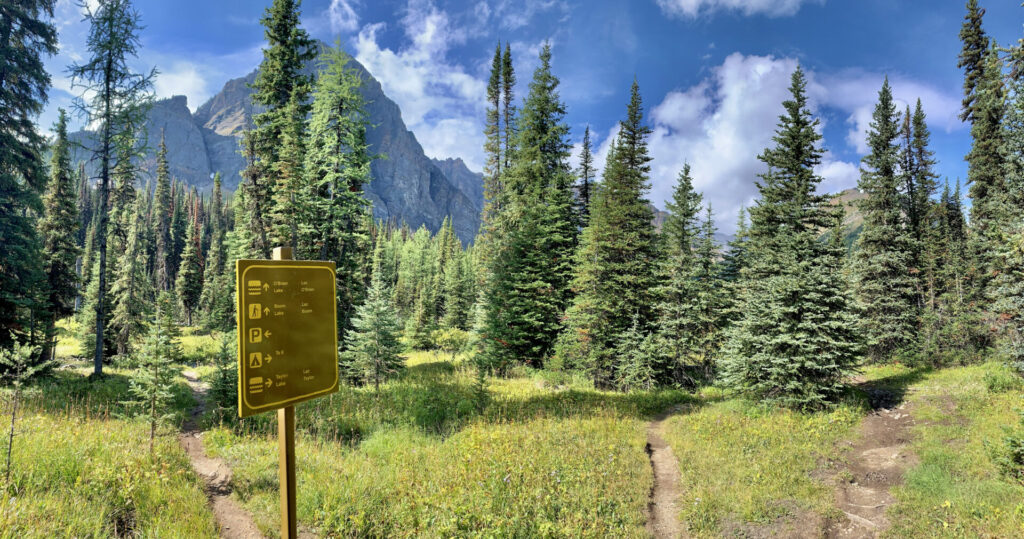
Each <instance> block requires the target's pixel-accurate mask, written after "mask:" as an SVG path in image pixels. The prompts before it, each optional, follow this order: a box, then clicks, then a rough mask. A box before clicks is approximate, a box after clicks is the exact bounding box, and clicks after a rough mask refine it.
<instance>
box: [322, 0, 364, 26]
mask: <svg viewBox="0 0 1024 539" xmlns="http://www.w3.org/2000/svg"><path fill="white" fill-rule="evenodd" d="M327 19H328V20H330V21H331V30H333V31H334V32H335V33H340V32H354V31H356V30H357V29H358V28H359V15H356V11H355V9H353V8H352V4H351V2H349V1H348V0H331V5H330V6H329V7H328V8H327Z"/></svg>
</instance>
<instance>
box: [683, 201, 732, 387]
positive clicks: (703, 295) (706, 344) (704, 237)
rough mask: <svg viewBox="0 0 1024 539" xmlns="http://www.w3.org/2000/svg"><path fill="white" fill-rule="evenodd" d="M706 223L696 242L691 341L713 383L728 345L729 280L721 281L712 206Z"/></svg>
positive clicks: (702, 371)
mask: <svg viewBox="0 0 1024 539" xmlns="http://www.w3.org/2000/svg"><path fill="white" fill-rule="evenodd" d="M705 211H706V213H705V216H704V220H703V221H702V222H701V224H700V230H699V232H698V234H697V236H696V237H695V238H694V239H695V245H694V253H693V254H694V263H693V269H692V270H691V277H690V278H691V280H692V281H693V285H692V288H693V293H692V297H693V299H692V302H693V305H694V308H693V312H692V314H691V321H690V325H691V327H692V329H691V331H690V333H691V336H690V339H689V340H690V342H691V343H692V345H691V346H692V353H693V357H694V359H695V360H696V361H695V363H696V365H697V366H698V368H699V369H700V370H701V374H702V375H703V376H704V379H705V380H708V381H710V380H713V379H714V376H715V368H716V361H717V360H718V359H719V357H718V356H719V350H720V349H721V347H722V343H723V342H724V340H725V338H724V334H723V329H724V328H725V327H726V325H727V320H728V312H727V310H726V309H727V307H728V296H727V293H726V290H725V281H723V280H722V279H721V276H720V272H719V267H718V260H719V258H720V257H721V249H720V246H719V244H718V243H717V242H716V241H715V232H716V229H715V223H714V220H713V219H712V216H711V214H712V211H711V204H710V203H709V204H708V205H707V209H706V210H705Z"/></svg>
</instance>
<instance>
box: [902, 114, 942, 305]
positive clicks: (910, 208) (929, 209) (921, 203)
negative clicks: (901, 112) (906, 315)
mask: <svg viewBox="0 0 1024 539" xmlns="http://www.w3.org/2000/svg"><path fill="white" fill-rule="evenodd" d="M902 136H903V151H902V155H901V159H900V160H901V167H902V175H903V196H904V203H903V209H902V211H903V214H904V215H905V216H906V224H907V228H908V230H909V232H910V236H911V240H912V243H911V255H910V265H911V268H913V272H914V274H915V275H916V277H915V281H916V283H917V284H916V287H917V292H918V307H919V308H922V307H924V305H925V303H926V302H927V296H928V283H927V278H928V275H929V273H930V272H929V270H928V268H927V267H926V264H927V260H926V259H927V256H926V254H925V250H926V249H927V243H928V237H929V233H930V232H929V228H930V227H931V226H932V223H931V221H932V219H933V217H932V213H933V207H934V204H933V202H932V197H933V196H934V195H935V194H936V189H937V185H936V183H935V179H936V178H937V177H938V175H937V174H935V172H934V171H933V170H932V167H934V166H935V159H934V158H933V156H934V152H932V151H931V150H929V149H928V144H929V139H930V138H931V135H930V133H929V131H928V125H927V124H926V122H925V115H924V111H923V110H922V108H921V100H920V99H918V100H917V105H916V107H915V108H914V113H913V116H911V114H910V106H907V112H906V116H905V117H904V118H903V132H902Z"/></svg>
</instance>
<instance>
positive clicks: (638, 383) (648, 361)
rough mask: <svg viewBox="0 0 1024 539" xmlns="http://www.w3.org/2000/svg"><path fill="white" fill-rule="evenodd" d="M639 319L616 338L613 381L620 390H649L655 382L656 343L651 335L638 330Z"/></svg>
mask: <svg viewBox="0 0 1024 539" xmlns="http://www.w3.org/2000/svg"><path fill="white" fill-rule="evenodd" d="M639 325H640V321H639V319H638V318H637V317H634V318H633V324H632V325H631V326H630V327H629V329H628V330H626V331H625V332H623V333H622V334H621V335H619V336H618V338H617V339H616V342H617V344H616V348H615V383H616V386H617V387H618V389H619V390H620V391H634V390H642V391H646V390H650V389H652V388H653V387H654V385H655V383H656V382H657V364H658V361H657V355H658V351H657V350H656V346H657V345H656V343H655V339H654V338H653V335H652V334H650V333H648V334H646V335H644V334H643V333H641V332H640V327H639Z"/></svg>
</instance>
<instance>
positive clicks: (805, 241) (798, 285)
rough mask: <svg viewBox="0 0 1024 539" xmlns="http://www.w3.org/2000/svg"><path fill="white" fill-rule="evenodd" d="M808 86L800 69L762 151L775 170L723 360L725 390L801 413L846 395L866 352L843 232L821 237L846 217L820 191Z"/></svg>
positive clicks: (754, 212)
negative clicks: (845, 270)
mask: <svg viewBox="0 0 1024 539" xmlns="http://www.w3.org/2000/svg"><path fill="white" fill-rule="evenodd" d="M806 85H807V83H806V78H805V77H804V74H803V70H801V69H800V68H799V67H798V68H797V70H796V71H795V72H794V73H793V76H792V84H791V85H790V92H791V94H792V98H791V99H789V100H786V101H784V102H783V107H784V108H785V110H786V113H785V114H784V115H782V116H780V117H779V123H778V127H777V129H776V135H775V137H774V139H773V140H774V142H775V146H774V147H773V148H767V149H765V151H764V152H763V153H762V154H761V155H760V156H759V158H760V159H761V161H762V162H764V163H765V165H767V168H768V171H767V172H766V173H764V174H762V175H761V176H760V177H761V181H760V182H758V184H757V186H758V189H759V191H760V193H761V197H760V199H759V200H758V201H757V204H756V205H755V206H754V207H753V208H751V209H750V218H751V228H750V240H749V243H748V252H749V260H750V264H749V266H748V267H747V268H746V270H745V271H744V272H742V273H741V279H742V280H743V281H744V284H743V287H742V289H741V290H742V296H741V301H742V305H743V306H742V311H743V317H742V318H741V319H740V320H739V321H737V322H736V323H735V324H734V325H733V326H732V327H731V328H730V330H729V332H728V335H727V341H726V344H725V348H724V350H723V358H724V359H723V361H722V363H721V365H720V370H721V380H722V382H723V383H724V384H725V385H726V386H729V387H732V388H734V389H737V390H739V391H741V392H743V393H745V394H748V395H751V396H753V397H755V398H759V399H762V400H764V401H767V402H775V403H779V404H783V405H786V406H791V407H795V408H802V409H810V408H818V407H822V406H825V405H826V404H827V403H828V402H830V401H831V400H834V399H835V398H836V397H838V396H839V395H840V394H841V393H842V391H843V390H844V388H845V379H846V377H847V376H848V375H850V374H851V373H852V372H853V370H854V369H855V366H856V362H857V361H858V359H859V353H860V347H859V341H858V338H857V335H856V327H857V325H856V321H855V319H854V318H853V316H852V315H851V308H850V305H849V300H848V298H847V293H846V290H845V282H844V280H843V278H842V272H841V271H840V267H841V264H842V253H843V252H844V251H845V249H840V248H837V245H841V243H840V242H839V240H838V238H835V241H833V242H830V243H823V242H821V241H819V238H818V237H819V234H820V232H821V231H822V230H824V229H829V228H832V227H834V226H835V227H837V226H838V224H837V221H838V219H839V216H838V214H837V211H836V208H835V207H834V206H832V205H830V204H829V200H830V197H828V196H823V195H818V194H817V193H816V188H817V185H818V184H819V183H820V182H821V178H820V177H819V176H816V175H815V174H814V167H815V166H816V165H817V164H818V163H820V161H821V155H822V150H821V148H820V146H819V145H818V144H819V142H820V140H821V135H820V134H819V133H818V131H817V127H818V120H817V119H814V118H812V117H811V114H810V111H809V110H808V106H807V97H806ZM834 235H835V236H838V234H834Z"/></svg>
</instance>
